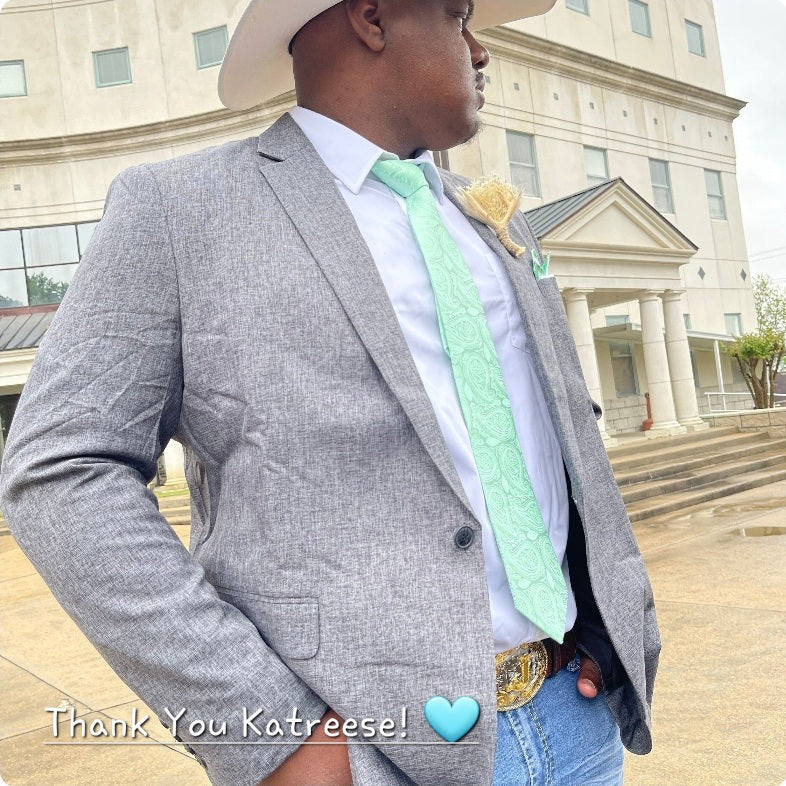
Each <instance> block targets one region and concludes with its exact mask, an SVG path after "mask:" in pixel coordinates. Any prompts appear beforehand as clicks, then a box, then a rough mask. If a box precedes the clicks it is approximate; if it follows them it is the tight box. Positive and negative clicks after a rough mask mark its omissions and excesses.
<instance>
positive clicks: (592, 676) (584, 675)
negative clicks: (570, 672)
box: [576, 655, 603, 699]
mask: <svg viewBox="0 0 786 786" xmlns="http://www.w3.org/2000/svg"><path fill="white" fill-rule="evenodd" d="M576 687H577V688H578V691H579V693H580V694H581V695H582V696H584V697H585V698H587V699H594V698H595V697H596V696H597V695H598V693H600V689H601V688H602V687H603V677H602V676H601V673H600V669H599V668H598V665H597V664H596V663H595V661H594V660H592V658H588V657H587V656H586V655H582V656H581V667H580V668H579V676H578V677H577V679H576Z"/></svg>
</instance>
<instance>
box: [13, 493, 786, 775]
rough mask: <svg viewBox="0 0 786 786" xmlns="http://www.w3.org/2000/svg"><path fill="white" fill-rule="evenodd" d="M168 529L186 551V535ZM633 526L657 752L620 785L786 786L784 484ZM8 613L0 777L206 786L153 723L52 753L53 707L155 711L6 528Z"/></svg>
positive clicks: (105, 714) (112, 713)
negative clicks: (656, 666)
mask: <svg viewBox="0 0 786 786" xmlns="http://www.w3.org/2000/svg"><path fill="white" fill-rule="evenodd" d="M175 530H176V531H177V532H178V534H179V535H180V537H181V538H182V539H183V540H184V541H186V540H187V537H188V527H187V526H184V525H179V526H176V527H175ZM634 531H635V533H636V537H637V539H638V541H639V545H640V547H641V549H642V553H643V555H644V559H645V562H646V563H647V566H648V569H649V571H650V576H651V578H652V583H653V588H654V591H655V597H656V602H657V607H658V616H659V621H660V625H661V633H662V638H663V653H662V655H661V664H660V671H659V676H658V681H657V684H656V691H655V700H654V703H653V720H654V742H655V747H654V749H653V752H652V753H651V754H650V755H648V756H643V757H640V756H631V755H629V756H628V757H627V761H626V784H627V786H704V785H705V784H706V785H707V786H710V785H711V786H759V785H761V786H778V784H781V786H786V783H784V781H785V779H786V687H784V676H783V664H784V656H786V481H782V482H779V483H775V484H772V485H770V486H766V487H764V488H759V489H752V490H751V491H747V492H743V493H741V494H737V495H734V496H733V497H727V498H725V499H721V500H714V501H712V502H708V503H705V504H703V505H700V506H697V507H696V508H693V509H687V510H684V511H681V512H680V513H677V514H669V515H666V516H662V517H659V518H653V519H647V520H645V521H642V522H641V523H638V524H636V525H635V526H634ZM0 604H2V605H1V606H0V609H1V610H2V617H1V621H2V628H1V629H0V774H2V777H3V778H4V779H5V782H6V783H8V784H9V786H48V785H49V784H58V786H103V785H104V784H112V786H132V784H133V786H137V784H144V786H206V785H207V784H208V780H207V778H206V776H205V774H204V771H203V770H202V768H201V767H200V766H199V765H197V764H196V763H195V762H194V761H193V760H192V759H191V758H190V757H189V756H187V755H186V754H184V753H183V752H182V750H181V749H180V748H178V747H177V746H176V745H175V744H172V743H173V741H172V738H171V737H170V736H169V734H168V732H167V731H166V730H165V729H164V728H163V727H161V726H159V724H158V723H157V722H154V721H153V720H152V719H151V721H150V722H148V723H147V724H146V725H145V728H146V729H147V730H148V731H149V732H150V733H151V735H152V738H153V740H158V741H161V742H162V743H164V744H161V745H151V744H150V742H151V740H146V741H145V740H143V741H140V742H135V743H132V744H130V745H125V746H102V747H90V748H87V747H84V746H63V747H56V746H53V745H45V743H47V742H52V741H53V735H52V717H53V714H54V713H52V712H49V713H47V712H45V710H44V708H46V707H50V708H62V709H63V710H65V712H64V713H63V714H62V715H61V717H63V718H66V719H67V718H68V717H69V713H70V710H71V708H72V707H73V708H74V715H75V717H78V718H82V719H85V720H86V721H87V722H88V724H90V722H91V721H96V720H98V721H102V722H103V723H104V725H110V724H111V721H112V719H122V720H126V721H127V722H129V723H130V721H131V720H132V716H133V713H134V710H136V711H137V713H145V712H147V710H146V708H145V706H144V704H142V702H140V701H139V700H138V699H137V698H136V696H135V695H134V694H133V693H132V692H131V690H130V689H129V688H127V687H126V686H125V685H124V684H123V683H122V682H121V681H120V680H119V679H118V678H117V677H116V676H115V675H114V674H113V672H112V671H111V670H110V669H109V667H108V666H107V665H106V664H105V663H104V661H103V660H102V659H101V658H100V656H99V655H98V654H97V653H96V651H95V650H94V649H93V647H92V646H91V645H90V644H89V642H88V641H87V640H86V639H85V638H84V637H83V636H82V634H81V633H80V631H79V630H78V629H77V628H76V626H75V625H74V624H73V622H71V620H70V619H69V618H68V617H67V615H66V614H65V613H64V612H63V611H62V609H60V607H59V606H58V605H57V603H56V601H55V600H54V598H53V597H52V596H51V594H50V593H49V591H48V589H47V588H46V587H45V585H44V584H43V582H42V581H41V579H40V578H39V577H38V575H37V574H36V572H35V570H34V568H33V567H32V565H31V564H30V563H29V562H28V560H27V559H26V558H25V557H24V555H23V554H22V553H21V551H20V550H19V548H18V547H17V546H16V544H15V543H14V540H13V538H12V536H11V535H10V534H9V533H8V531H7V529H5V528H4V527H0ZM61 729H63V730H62V731H61V734H62V735H67V730H66V729H65V728H64V726H63V724H61ZM61 739H62V737H61ZM167 741H169V743H170V744H168V745H167V744H166V742H167ZM0 780H1V779H0ZM445 786H449V785H448V784H446V785H445ZM558 786H559V785H558Z"/></svg>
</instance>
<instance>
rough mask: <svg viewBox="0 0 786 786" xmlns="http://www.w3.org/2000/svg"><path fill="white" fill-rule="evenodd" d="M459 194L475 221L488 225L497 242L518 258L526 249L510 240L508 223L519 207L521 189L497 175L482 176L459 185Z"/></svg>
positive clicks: (460, 199)
mask: <svg viewBox="0 0 786 786" xmlns="http://www.w3.org/2000/svg"><path fill="white" fill-rule="evenodd" d="M458 198H459V201H460V202H461V204H462V205H463V206H464V209H465V210H466V211H467V213H469V215H471V216H472V218H476V219H477V220H478V221H482V222H483V223H484V224H486V225H487V226H489V227H491V228H492V229H493V230H494V232H495V233H496V235H497V237H498V238H499V242H500V243H502V245H503V246H505V248H506V249H507V250H508V251H509V252H510V253H511V254H512V255H513V256H514V257H515V258H516V259H518V258H519V257H520V256H522V254H524V252H525V251H526V250H527V249H526V248H525V247H524V246H520V245H518V244H517V243H514V242H513V240H511V237H510V234H509V233H508V224H509V223H510V220H511V218H513V216H514V215H515V213H516V211H517V210H518V209H519V203H520V202H521V191H519V189H517V188H516V187H515V186H514V185H512V184H511V183H506V182H505V181H504V180H500V179H499V178H498V177H497V176H496V175H491V176H490V177H482V178H481V179H480V180H476V181H475V182H474V183H472V185H470V186H466V187H465V188H460V189H459V192H458Z"/></svg>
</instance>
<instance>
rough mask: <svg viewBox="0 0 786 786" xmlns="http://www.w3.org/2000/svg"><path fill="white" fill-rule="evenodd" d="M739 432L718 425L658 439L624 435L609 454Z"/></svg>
mask: <svg viewBox="0 0 786 786" xmlns="http://www.w3.org/2000/svg"><path fill="white" fill-rule="evenodd" d="M739 433H740V430H739V429H738V428H736V427H735V426H716V427H714V428H708V429H704V430H703V431H692V432H690V433H688V434H678V435H677V436H674V437H657V438H656V439H647V438H646V437H645V436H644V435H643V433H641V434H637V435H636V436H637V437H639V438H638V439H626V438H625V437H624V436H623V437H622V438H621V439H622V442H621V443H620V444H619V445H615V446H614V447H611V448H609V449H608V454H609V458H610V459H618V458H620V459H621V458H622V457H623V456H635V455H640V454H642V453H645V454H648V453H649V452H650V451H651V450H652V449H653V447H655V446H656V447H657V448H658V449H659V450H660V449H671V448H673V447H679V446H681V445H684V444H685V443H686V442H690V443H691V444H694V443H697V442H704V441H706V440H713V439H717V438H719V437H727V436H729V435H731V434H739Z"/></svg>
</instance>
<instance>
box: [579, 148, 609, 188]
mask: <svg viewBox="0 0 786 786" xmlns="http://www.w3.org/2000/svg"><path fill="white" fill-rule="evenodd" d="M584 165H585V167H586V169H587V182H588V183H589V184H590V185H591V186H596V185H598V183H605V182H606V181H607V180H608V179H609V162H608V161H607V160H606V151H605V150H603V149H602V148H599V147H585V148H584Z"/></svg>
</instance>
